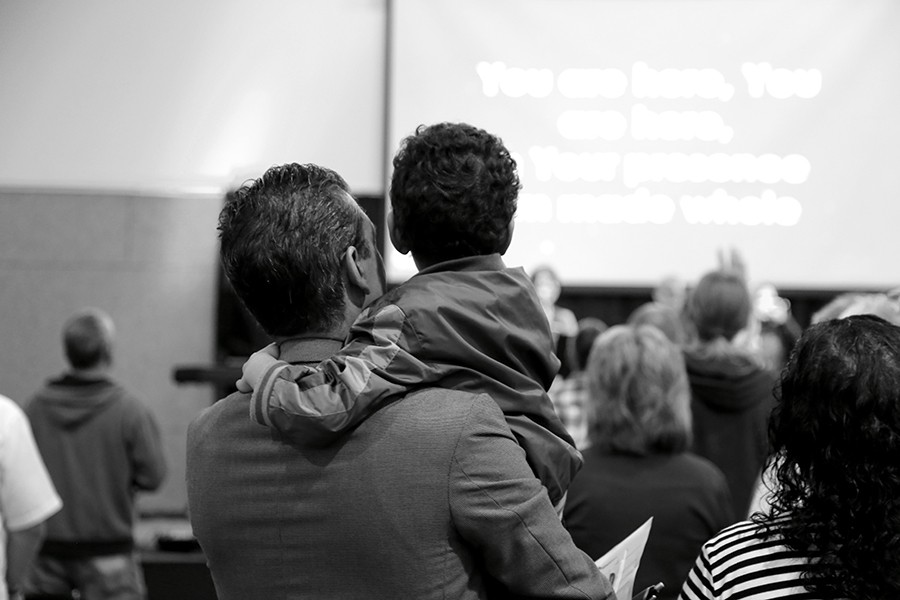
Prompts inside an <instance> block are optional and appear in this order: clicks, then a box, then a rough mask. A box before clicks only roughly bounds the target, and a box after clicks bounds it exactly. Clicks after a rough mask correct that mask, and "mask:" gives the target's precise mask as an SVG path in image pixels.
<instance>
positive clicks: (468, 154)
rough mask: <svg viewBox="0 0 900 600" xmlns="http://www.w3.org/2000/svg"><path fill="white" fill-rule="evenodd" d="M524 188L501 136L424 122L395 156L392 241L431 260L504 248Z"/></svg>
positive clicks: (399, 248) (475, 128)
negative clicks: (393, 236)
mask: <svg viewBox="0 0 900 600" xmlns="http://www.w3.org/2000/svg"><path fill="white" fill-rule="evenodd" d="M520 187H521V186H520V184H519V176H518V174H517V173H516V163H515V161H514V160H513V159H512V157H511V156H510V155H509V151H508V150H507V149H506V147H504V145H503V143H502V142H501V141H500V139H499V138H497V137H496V136H494V135H491V134H490V133H488V132H486V131H484V130H482V129H478V128H477V127H473V126H471V125H467V124H464V123H439V124H437V125H431V126H424V125H423V126H420V127H419V128H418V129H417V130H416V132H415V133H414V134H413V135H411V136H409V137H407V138H406V139H405V140H403V142H402V144H401V146H400V149H399V150H398V152H397V154H396V156H395V157H394V173H393V175H392V177H391V190H390V198H391V208H392V211H393V217H392V219H393V228H392V231H393V232H394V233H395V234H397V235H398V236H399V238H400V239H396V238H394V242H395V245H397V248H398V250H400V251H410V252H412V253H413V255H414V256H416V257H418V258H422V259H425V260H427V261H430V262H439V261H443V260H450V259H454V258H463V257H467V256H478V255H485V254H493V253H496V252H499V253H501V254H503V253H504V252H506V249H507V247H508V246H509V242H510V239H511V236H512V219H513V216H514V215H515V212H516V201H517V198H518V195H519V188H520Z"/></svg>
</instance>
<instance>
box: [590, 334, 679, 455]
mask: <svg viewBox="0 0 900 600" xmlns="http://www.w3.org/2000/svg"><path fill="white" fill-rule="evenodd" d="M587 378H588V385H589V387H590V391H591V410H590V412H589V413H588V414H589V416H590V423H591V442H592V444H593V445H595V446H598V447H599V448H602V449H604V450H607V451H612V452H622V453H628V454H636V455H647V454H654V453H660V454H675V453H678V452H683V451H685V450H687V448H688V446H689V445H690V443H691V412H690V411H691V409H690V392H689V388H688V380H687V373H686V371H685V366H684V358H683V357H682V353H681V350H680V349H679V348H678V347H677V346H676V345H675V344H673V343H672V342H670V341H669V340H668V338H666V336H664V335H663V334H662V332H660V331H659V330H658V329H656V328H655V327H649V326H641V327H631V326H628V325H617V326H615V327H611V328H610V329H608V330H607V331H606V332H605V333H603V334H602V335H601V336H600V337H599V338H597V341H595V342H594V347H593V349H592V350H591V355H590V357H589V358H588V366H587Z"/></svg>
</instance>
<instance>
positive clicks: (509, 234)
mask: <svg viewBox="0 0 900 600" xmlns="http://www.w3.org/2000/svg"><path fill="white" fill-rule="evenodd" d="M515 225H516V221H515V219H510V220H509V226H508V227H507V228H506V238H505V239H504V240H503V243H502V244H501V245H500V254H501V255H503V254H506V251H507V250H509V245H510V244H511V243H512V236H513V229H515Z"/></svg>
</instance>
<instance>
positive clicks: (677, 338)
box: [628, 302, 687, 346]
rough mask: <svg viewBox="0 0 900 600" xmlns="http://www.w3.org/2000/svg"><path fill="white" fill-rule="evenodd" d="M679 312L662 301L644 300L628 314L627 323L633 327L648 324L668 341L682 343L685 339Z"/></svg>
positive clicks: (685, 334) (685, 335)
mask: <svg viewBox="0 0 900 600" xmlns="http://www.w3.org/2000/svg"><path fill="white" fill-rule="evenodd" d="M681 319H682V317H681V313H680V312H678V311H677V310H675V308H673V307H672V306H670V305H668V304H664V303H662V302H645V303H644V304H641V305H640V306H638V307H637V308H636V309H634V311H632V313H631V314H630V315H628V324H629V325H632V326H634V327H638V326H640V325H650V326H651V327H656V328H657V329H659V330H660V331H662V332H663V334H665V336H666V337H667V338H669V341H670V342H672V343H674V344H677V345H679V346H680V345H682V344H684V343H685V342H686V341H687V333H685V330H684V322H683V321H682V320H681Z"/></svg>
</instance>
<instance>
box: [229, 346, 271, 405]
mask: <svg viewBox="0 0 900 600" xmlns="http://www.w3.org/2000/svg"><path fill="white" fill-rule="evenodd" d="M277 359H278V346H277V345H276V344H274V343H272V344H269V345H268V346H266V347H265V348H263V349H262V350H257V351H256V352H254V353H253V354H251V355H250V358H248V359H247V362H245V363H244V366H242V367H241V378H240V379H238V380H237V382H235V384H234V385H235V386H236V387H237V389H238V391H239V392H244V393H245V394H250V393H252V392H253V390H254V389H256V388H257V387H258V386H259V382H260V380H261V379H262V376H263V374H264V373H265V372H266V369H268V368H269V367H270V366H271V365H272V363H274V362H275V361H276V360H277Z"/></svg>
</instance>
